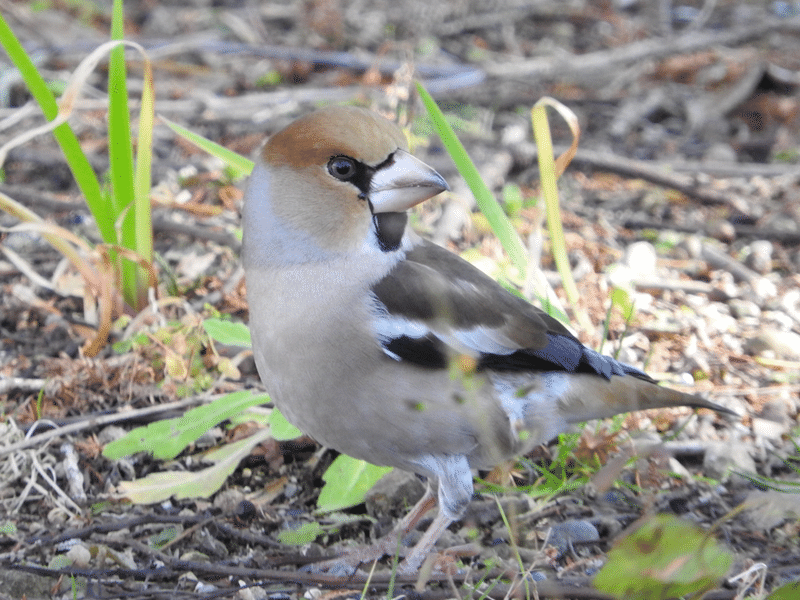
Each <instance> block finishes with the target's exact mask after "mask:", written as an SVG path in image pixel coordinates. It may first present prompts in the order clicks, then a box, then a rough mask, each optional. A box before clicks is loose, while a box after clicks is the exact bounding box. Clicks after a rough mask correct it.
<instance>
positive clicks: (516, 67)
mask: <svg viewBox="0 0 800 600" xmlns="http://www.w3.org/2000/svg"><path fill="white" fill-rule="evenodd" d="M798 29H800V17H793V18H791V19H780V20H777V19H770V20H768V21H765V22H764V23H756V24H752V25H748V26H747V27H744V28H736V29H730V30H727V31H722V32H706V33H698V32H696V31H692V32H691V33H688V34H686V35H682V36H679V37H675V38H671V39H670V38H667V39H665V38H651V39H647V40H642V41H638V42H633V43H631V44H628V45H627V46H622V47H621V48H612V49H611V50H600V51H598V52H589V53H587V54H581V55H573V56H568V57H567V58H564V59H560V58H558V59H556V58H553V57H549V56H547V57H543V58H536V59H532V60H522V61H513V60H507V61H504V62H502V63H495V64H489V65H485V66H484V68H485V70H486V72H487V73H488V74H489V75H491V76H495V77H503V78H510V79H519V78H523V77H524V78H530V77H538V78H543V79H544V78H552V77H559V78H561V79H563V78H565V77H570V76H575V75H580V74H586V73H588V74H595V73H597V72H600V71H608V69H610V68H615V67H616V66H618V65H620V64H623V63H637V62H640V61H642V60H646V59H653V58H660V57H664V56H673V55H675V54H684V53H688V52H696V51H698V50H701V49H703V48H708V47H710V46H727V45H735V44H742V43H744V42H747V41H750V40H753V39H756V38H760V37H762V36H764V35H766V34H768V33H770V32H772V31H797V30H798Z"/></svg>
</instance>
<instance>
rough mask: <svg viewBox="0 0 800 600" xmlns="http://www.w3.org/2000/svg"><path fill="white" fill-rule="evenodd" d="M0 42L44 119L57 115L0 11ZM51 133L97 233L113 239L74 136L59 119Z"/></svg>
mask: <svg viewBox="0 0 800 600" xmlns="http://www.w3.org/2000/svg"><path fill="white" fill-rule="evenodd" d="M0 44H2V46H3V48H4V49H5V51H6V52H7V53H8V56H9V58H10V59H11V61H12V62H13V63H14V65H15V66H16V67H17V69H19V71H20V73H21V75H22V78H23V80H24V81H25V85H26V86H27V87H28V90H30V92H31V94H32V95H33V97H34V99H35V100H36V102H38V104H39V106H40V107H41V109H42V112H43V113H44V116H45V117H46V118H47V120H48V121H52V120H53V119H55V118H56V116H57V115H58V104H56V100H55V97H54V96H53V94H52V92H51V91H50V89H49V88H48V87H47V83H46V82H45V80H44V79H43V78H42V76H41V75H40V74H39V71H37V69H36V66H35V65H34V64H33V61H32V60H31V59H30V57H29V56H28V54H27V53H26V52H25V49H24V48H23V47H22V44H20V42H19V40H18V39H17V37H16V36H15V35H14V32H13V31H11V28H10V27H9V26H8V24H7V23H6V21H5V19H3V16H2V15H0ZM53 135H54V136H55V138H56V141H57V142H58V145H59V146H60V147H61V151H62V152H63V153H64V156H65V158H66V160H67V164H68V165H69V168H70V171H72V175H73V177H75V181H76V182H77V184H78V187H79V188H80V190H81V192H82V193H83V195H84V197H85V198H86V203H87V204H88V205H89V208H90V210H91V211H92V215H93V216H94V218H95V221H96V222H97V226H98V229H99V230H100V235H101V236H102V237H103V240H104V241H105V242H107V243H109V244H114V243H116V242H117V237H116V232H115V231H114V225H113V219H110V218H108V215H107V210H108V209H107V207H106V206H105V203H104V202H103V193H102V190H101V188H100V181H99V180H98V178H97V175H96V174H95V172H94V169H92V166H91V165H90V164H89V160H88V159H87V158H86V155H85V154H84V152H83V150H82V149H81V146H80V143H79V142H78V138H77V137H76V136H75V133H74V132H73V131H72V129H71V128H70V126H69V124H68V123H62V124H61V125H59V126H58V127H56V128H55V129H54V130H53Z"/></svg>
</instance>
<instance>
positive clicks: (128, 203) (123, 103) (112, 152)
mask: <svg viewBox="0 0 800 600" xmlns="http://www.w3.org/2000/svg"><path fill="white" fill-rule="evenodd" d="M123 36H124V30H123V13H122V0H114V10H113V14H112V20H111V38H112V39H114V40H122V38H123ZM126 76H127V73H126V68H125V48H124V47H123V46H122V45H120V46H117V47H116V48H114V49H113V50H112V51H111V56H110V58H109V63H108V157H109V167H110V171H111V190H112V192H111V204H112V214H113V216H114V225H115V227H120V228H121V231H120V240H121V243H122V246H123V247H125V248H130V249H132V250H134V249H135V248H136V231H135V216H134V214H133V202H134V192H133V172H134V167H133V148H132V146H131V125H130V113H129V110H128V87H127V82H126ZM120 217H122V218H121V219H120ZM121 273H122V296H123V298H125V301H126V302H127V303H128V304H129V305H130V306H136V305H137V304H138V297H137V296H138V294H137V288H136V278H137V274H136V265H135V264H133V263H132V262H130V261H127V260H123V261H122V265H121Z"/></svg>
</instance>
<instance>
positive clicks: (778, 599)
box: [767, 581, 800, 600]
mask: <svg viewBox="0 0 800 600" xmlns="http://www.w3.org/2000/svg"><path fill="white" fill-rule="evenodd" d="M798 598H800V581H790V582H789V583H787V584H785V585H782V586H781V587H779V588H778V589H777V590H775V591H774V592H772V593H771V594H770V595H769V596H768V597H767V600H797V599H798Z"/></svg>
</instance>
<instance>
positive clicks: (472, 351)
mask: <svg viewBox="0 0 800 600" xmlns="http://www.w3.org/2000/svg"><path fill="white" fill-rule="evenodd" d="M372 315H373V319H372V332H373V334H374V335H375V338H376V339H377V340H378V342H380V344H381V346H382V347H383V351H384V352H385V353H386V354H387V355H388V356H390V357H391V358H393V359H394V360H400V357H399V356H398V355H397V354H395V353H394V352H392V351H390V350H388V349H387V348H386V346H387V345H388V344H389V343H390V342H391V341H392V340H396V339H399V338H402V337H404V336H405V337H408V338H411V339H415V340H418V339H422V338H424V337H426V336H433V337H436V338H438V339H439V340H441V341H442V342H444V343H445V344H447V345H448V346H450V347H451V348H452V349H453V350H454V351H455V352H457V353H459V354H467V355H469V356H473V357H475V358H477V357H479V356H480V355H481V354H498V355H501V356H507V355H509V354H513V353H514V352H516V351H517V350H519V349H520V348H519V346H518V345H517V344H515V343H514V342H513V341H511V340H510V339H509V338H508V337H507V336H506V335H504V334H503V333H502V332H501V331H500V330H499V329H494V328H489V327H483V326H478V327H473V328H472V329H449V330H445V329H444V328H441V329H439V328H432V327H431V326H430V325H428V323H426V322H424V321H418V320H411V319H407V318H405V317H402V316H399V315H392V314H390V313H389V311H388V310H387V309H386V306H385V305H384V304H383V302H381V301H380V300H379V299H378V298H377V296H374V295H373V297H372ZM437 324H438V323H437ZM442 325H444V324H442Z"/></svg>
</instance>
